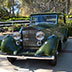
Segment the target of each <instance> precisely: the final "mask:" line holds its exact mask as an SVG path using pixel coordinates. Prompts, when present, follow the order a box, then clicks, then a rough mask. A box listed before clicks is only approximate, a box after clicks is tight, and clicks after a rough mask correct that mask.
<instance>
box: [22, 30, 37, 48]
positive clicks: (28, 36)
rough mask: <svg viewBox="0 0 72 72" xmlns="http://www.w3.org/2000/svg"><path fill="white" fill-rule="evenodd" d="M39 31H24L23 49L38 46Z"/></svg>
mask: <svg viewBox="0 0 72 72" xmlns="http://www.w3.org/2000/svg"><path fill="white" fill-rule="evenodd" d="M37 32H38V30H24V31H23V47H25V46H37V39H36V33H37Z"/></svg>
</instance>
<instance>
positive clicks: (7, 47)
mask: <svg viewBox="0 0 72 72" xmlns="http://www.w3.org/2000/svg"><path fill="white" fill-rule="evenodd" d="M17 48H18V46H17V45H16V41H15V39H14V38H13V37H12V36H10V35H7V36H5V38H4V39H3V40H2V43H1V51H2V52H3V53H10V54H12V53H13V52H14V51H16V50H17Z"/></svg>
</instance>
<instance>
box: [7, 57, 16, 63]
mask: <svg viewBox="0 0 72 72" xmlns="http://www.w3.org/2000/svg"><path fill="white" fill-rule="evenodd" d="M7 59H8V61H9V62H10V63H14V61H15V60H16V58H12V57H7Z"/></svg>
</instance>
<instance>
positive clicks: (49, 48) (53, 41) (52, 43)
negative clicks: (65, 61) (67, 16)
mask: <svg viewBox="0 0 72 72" xmlns="http://www.w3.org/2000/svg"><path fill="white" fill-rule="evenodd" d="M57 44H58V38H57V37H56V36H50V37H49V38H48V40H47V41H45V42H44V44H43V45H42V46H41V47H40V48H39V50H37V52H36V53H35V55H46V56H52V55H54V54H55V53H56V50H57Z"/></svg>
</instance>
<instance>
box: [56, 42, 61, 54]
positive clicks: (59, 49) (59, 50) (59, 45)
mask: <svg viewBox="0 0 72 72" xmlns="http://www.w3.org/2000/svg"><path fill="white" fill-rule="evenodd" d="M57 51H58V52H59V53H60V52H61V51H62V43H61V41H59V44H58V50H57Z"/></svg>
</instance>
